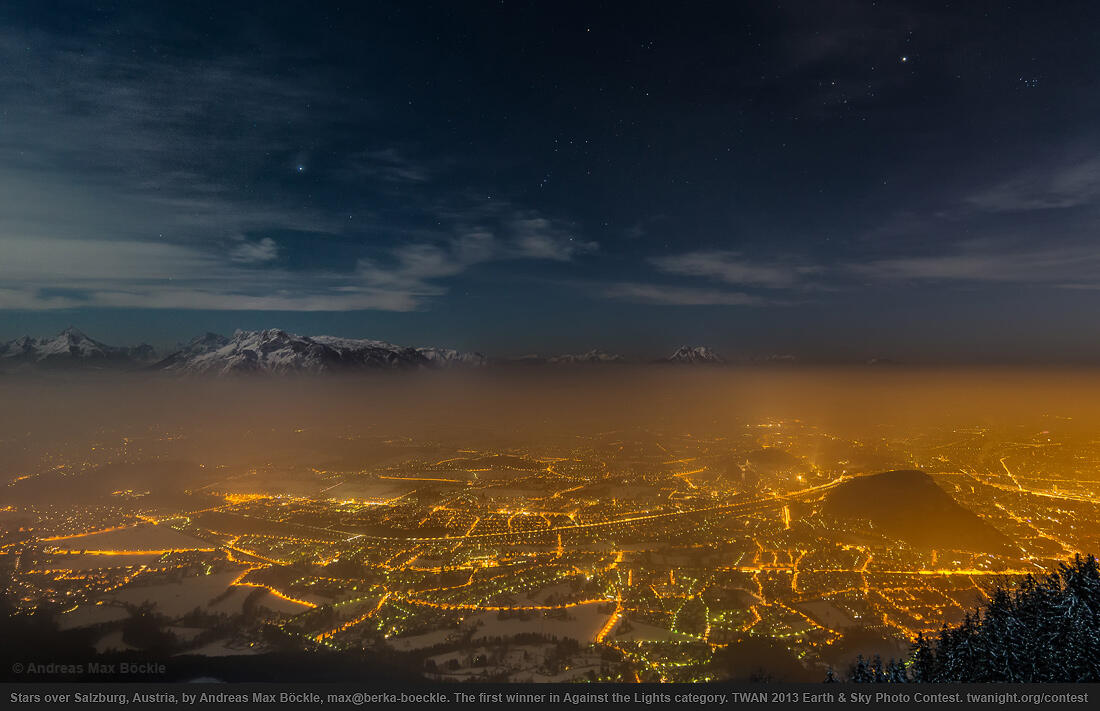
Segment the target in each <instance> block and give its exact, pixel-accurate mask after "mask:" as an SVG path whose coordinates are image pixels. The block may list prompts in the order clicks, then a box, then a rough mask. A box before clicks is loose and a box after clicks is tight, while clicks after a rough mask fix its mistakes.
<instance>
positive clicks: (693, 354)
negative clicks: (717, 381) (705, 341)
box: [664, 346, 726, 365]
mask: <svg viewBox="0 0 1100 711" xmlns="http://www.w3.org/2000/svg"><path fill="white" fill-rule="evenodd" d="M664 362H666V363H686V364H689V365H699V364H707V365H720V364H722V363H725V362H726V361H725V360H723V359H722V356H720V355H718V354H717V353H715V352H714V351H712V350H711V349H709V348H707V347H706V346H680V347H679V348H677V349H676V352H675V353H673V354H672V355H670V356H669V357H668V358H665V359H664Z"/></svg>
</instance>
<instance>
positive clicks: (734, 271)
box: [650, 250, 821, 289]
mask: <svg viewBox="0 0 1100 711" xmlns="http://www.w3.org/2000/svg"><path fill="white" fill-rule="evenodd" d="M650 262H651V263H652V264H653V265H654V266H656V267H657V268H658V269H660V270H661V271H663V272H666V273H669V274H679V275H683V276H696V277H705V278H710V279H716V280H719V281H724V282H726V283H728V284H736V285H742V286H758V287H769V288H775V289H784V288H790V287H793V286H795V285H797V284H799V283H800V282H802V281H803V280H804V279H805V278H806V277H808V276H810V275H813V274H817V273H819V272H820V271H821V269H820V267H817V266H814V265H809V264H804V263H786V262H755V261H751V260H748V259H745V258H744V256H743V255H741V254H739V253H738V252H730V251H719V250H712V251H697V252H688V253H685V254H677V255H672V256H664V257H654V258H652V259H650Z"/></svg>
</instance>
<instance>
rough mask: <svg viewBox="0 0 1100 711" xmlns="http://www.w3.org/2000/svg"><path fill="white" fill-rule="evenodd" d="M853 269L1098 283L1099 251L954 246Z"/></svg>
mask: <svg viewBox="0 0 1100 711" xmlns="http://www.w3.org/2000/svg"><path fill="white" fill-rule="evenodd" d="M847 268H848V269H849V270H850V271H852V272H853V273H855V274H857V275H860V276H863V277H865V278H869V279H874V280H878V281H894V280H928V281H970V282H1006V283H1038V284H1060V283H1063V282H1065V283H1069V282H1074V283H1077V284H1087V283H1097V281H1098V280H1100V250H1097V249H1096V248H1095V247H1093V246H1091V245H1078V246H1060V247H1047V248H1041V249H1023V250H1016V251H1012V252H1005V251H998V250H996V249H993V248H988V247H984V246H983V247H981V248H978V249H975V248H973V247H970V248H969V249H967V245H963V246H961V247H956V248H955V251H954V252H953V253H950V254H936V255H924V256H901V257H891V258H886V259H878V260H873V261H869V262H865V263H857V264H849V265H847Z"/></svg>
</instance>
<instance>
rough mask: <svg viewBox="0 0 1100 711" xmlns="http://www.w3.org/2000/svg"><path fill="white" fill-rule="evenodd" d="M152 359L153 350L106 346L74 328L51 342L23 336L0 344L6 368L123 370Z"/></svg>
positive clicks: (151, 348) (143, 346) (147, 346)
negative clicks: (112, 368) (97, 368)
mask: <svg viewBox="0 0 1100 711" xmlns="http://www.w3.org/2000/svg"><path fill="white" fill-rule="evenodd" d="M155 357H156V352H155V351H154V350H153V347H152V346H149V345H146V344H142V345H140V346H133V347H129V346H108V345H107V344H105V343H100V342H99V341H97V340H94V339H92V338H89V337H88V336H86V335H85V334H84V333H82V332H81V331H79V330H78V329H75V328H66V329H65V330H64V331H62V332H61V333H59V334H57V335H56V336H54V337H52V338H32V337H30V336H23V337H22V338H17V339H15V340H14V341H8V342H7V343H0V364H5V365H37V366H49V367H70V366H79V367H83V366H90V367H125V366H130V365H140V364H142V363H147V362H149V361H151V360H153V359H154V358H155Z"/></svg>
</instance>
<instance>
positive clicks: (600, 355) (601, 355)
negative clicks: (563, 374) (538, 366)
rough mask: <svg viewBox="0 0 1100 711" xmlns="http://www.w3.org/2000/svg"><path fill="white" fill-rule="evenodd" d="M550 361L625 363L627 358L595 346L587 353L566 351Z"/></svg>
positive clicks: (578, 363) (556, 363) (572, 363)
mask: <svg viewBox="0 0 1100 711" xmlns="http://www.w3.org/2000/svg"><path fill="white" fill-rule="evenodd" d="M548 362H549V363H553V364H555V365H589V364H593V365H597V364H604V363H608V364H610V363H625V362H626V358H623V357H622V356H621V355H619V354H618V353H607V352H605V351H601V350H600V349H598V348H593V349H592V350H590V351H588V352H587V353H576V354H574V353H566V354H564V355H560V356H554V357H553V358H550V360H549V361H548Z"/></svg>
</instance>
